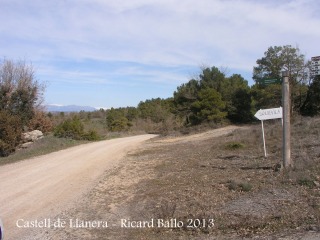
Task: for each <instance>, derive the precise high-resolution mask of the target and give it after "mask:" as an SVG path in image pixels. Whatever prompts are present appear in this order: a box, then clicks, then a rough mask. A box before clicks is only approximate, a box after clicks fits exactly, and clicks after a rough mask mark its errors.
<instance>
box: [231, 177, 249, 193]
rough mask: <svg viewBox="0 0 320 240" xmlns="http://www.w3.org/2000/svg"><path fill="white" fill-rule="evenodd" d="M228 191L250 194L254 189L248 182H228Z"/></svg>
mask: <svg viewBox="0 0 320 240" xmlns="http://www.w3.org/2000/svg"><path fill="white" fill-rule="evenodd" d="M227 186H228V189H229V190H232V191H242V192H249V191H251V189H252V185H251V184H250V183H248V182H237V181H235V180H230V181H228V185H227Z"/></svg>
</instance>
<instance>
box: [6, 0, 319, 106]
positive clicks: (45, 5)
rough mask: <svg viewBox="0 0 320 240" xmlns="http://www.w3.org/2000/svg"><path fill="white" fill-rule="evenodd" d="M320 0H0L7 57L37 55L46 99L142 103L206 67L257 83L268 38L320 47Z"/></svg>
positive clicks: (271, 42) (273, 42)
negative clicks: (255, 70) (259, 61)
mask: <svg viewBox="0 0 320 240" xmlns="http://www.w3.org/2000/svg"><path fill="white" fill-rule="evenodd" d="M319 12H320V2H319V1H318V0H303V1H302V0H184V1H181V0H122V1H118V0H54V1H43V0H28V1H25V0H0V21H1V24H0V47H1V51H0V54H1V55H2V56H0V57H2V58H7V59H13V60H21V59H22V60H26V61H27V62H32V64H33V66H34V68H35V71H36V77H37V79H38V80H39V81H41V82H45V83H46V85H47V88H46V92H45V102H46V103H47V104H60V105H70V104H77V105H88V106H93V107H106V108H110V107H125V106H136V105H137V104H138V103H139V101H141V100H143V101H144V100H146V99H150V98H156V97H161V98H167V97H171V96H172V94H173V91H175V90H176V88H177V86H179V85H181V84H182V83H184V82H187V81H188V80H189V79H191V78H192V77H194V76H196V75H198V74H199V71H200V67H201V66H204V65H205V66H216V67H221V68H223V69H227V70H226V72H227V74H229V75H231V74H233V73H239V74H241V75H242V76H243V77H244V78H245V79H247V80H248V81H249V83H252V79H251V76H252V69H253V66H255V62H256V60H257V59H259V58H261V57H262V56H263V54H264V52H265V51H266V50H267V49H268V47H270V46H281V45H292V46H294V47H296V46H298V47H299V48H300V50H301V52H302V53H303V54H305V56H306V59H310V58H311V57H312V56H318V55H320V15H319Z"/></svg>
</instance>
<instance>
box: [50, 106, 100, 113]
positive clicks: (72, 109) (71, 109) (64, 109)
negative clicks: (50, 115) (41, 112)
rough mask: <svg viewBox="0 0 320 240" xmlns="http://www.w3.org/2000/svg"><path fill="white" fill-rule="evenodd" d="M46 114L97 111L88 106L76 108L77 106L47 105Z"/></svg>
mask: <svg viewBox="0 0 320 240" xmlns="http://www.w3.org/2000/svg"><path fill="white" fill-rule="evenodd" d="M45 109H46V111H47V112H80V111H86V112H92V111H96V110H97V109H96V108H94V107H90V106H77V105H68V106H61V105H56V104H48V105H46V106H45Z"/></svg>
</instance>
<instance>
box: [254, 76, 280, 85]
mask: <svg viewBox="0 0 320 240" xmlns="http://www.w3.org/2000/svg"><path fill="white" fill-rule="evenodd" d="M258 83H259V84H261V85H271V84H281V83H282V81H281V79H277V78H269V79H261V80H260V81H259V82H258Z"/></svg>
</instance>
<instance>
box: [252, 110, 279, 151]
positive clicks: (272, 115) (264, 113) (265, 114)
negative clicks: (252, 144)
mask: <svg viewBox="0 0 320 240" xmlns="http://www.w3.org/2000/svg"><path fill="white" fill-rule="evenodd" d="M254 116H255V117H256V118H258V119H259V120H261V127H262V139H263V148H264V156H265V157H267V148H266V140H265V138H264V127H263V121H264V120H269V119H276V118H282V107H279V108H269V109H260V110H259V111H258V112H256V114H255V115H254Z"/></svg>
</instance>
